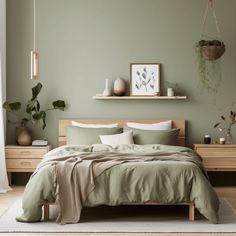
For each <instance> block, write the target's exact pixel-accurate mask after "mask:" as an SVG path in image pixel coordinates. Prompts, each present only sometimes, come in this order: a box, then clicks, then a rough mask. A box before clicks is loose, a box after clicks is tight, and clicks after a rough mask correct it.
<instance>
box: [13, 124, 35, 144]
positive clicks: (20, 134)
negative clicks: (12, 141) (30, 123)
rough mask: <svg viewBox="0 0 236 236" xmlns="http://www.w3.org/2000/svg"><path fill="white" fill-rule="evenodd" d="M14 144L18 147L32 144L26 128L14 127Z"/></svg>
mask: <svg viewBox="0 0 236 236" xmlns="http://www.w3.org/2000/svg"><path fill="white" fill-rule="evenodd" d="M16 142H17V144H18V145H20V146H29V145H31V144H32V136H31V133H30V130H29V128H28V127H25V126H19V127H16Z"/></svg>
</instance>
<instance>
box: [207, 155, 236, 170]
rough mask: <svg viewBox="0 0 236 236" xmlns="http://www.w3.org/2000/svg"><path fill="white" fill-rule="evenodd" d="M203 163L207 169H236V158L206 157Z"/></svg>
mask: <svg viewBox="0 0 236 236" xmlns="http://www.w3.org/2000/svg"><path fill="white" fill-rule="evenodd" d="M203 164H204V166H205V167H206V168H207V169H236V158H235V157H204V158H203Z"/></svg>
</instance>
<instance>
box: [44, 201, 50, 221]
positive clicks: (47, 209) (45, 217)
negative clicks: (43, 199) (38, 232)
mask: <svg viewBox="0 0 236 236" xmlns="http://www.w3.org/2000/svg"><path fill="white" fill-rule="evenodd" d="M43 220H44V221H46V220H49V204H48V203H45V204H44V205H43Z"/></svg>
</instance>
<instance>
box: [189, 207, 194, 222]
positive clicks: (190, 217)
mask: <svg viewBox="0 0 236 236" xmlns="http://www.w3.org/2000/svg"><path fill="white" fill-rule="evenodd" d="M194 216H195V207H194V204H189V220H190V221H194Z"/></svg>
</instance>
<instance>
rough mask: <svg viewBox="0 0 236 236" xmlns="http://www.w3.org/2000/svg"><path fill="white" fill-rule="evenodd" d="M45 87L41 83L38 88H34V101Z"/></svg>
mask: <svg viewBox="0 0 236 236" xmlns="http://www.w3.org/2000/svg"><path fill="white" fill-rule="evenodd" d="M42 87H43V85H42V84H41V83H38V84H37V85H36V86H34V87H33V88H32V99H31V100H32V101H33V100H35V98H37V96H38V95H39V93H40V91H41V89H42Z"/></svg>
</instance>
